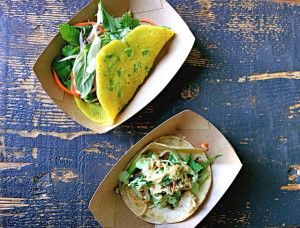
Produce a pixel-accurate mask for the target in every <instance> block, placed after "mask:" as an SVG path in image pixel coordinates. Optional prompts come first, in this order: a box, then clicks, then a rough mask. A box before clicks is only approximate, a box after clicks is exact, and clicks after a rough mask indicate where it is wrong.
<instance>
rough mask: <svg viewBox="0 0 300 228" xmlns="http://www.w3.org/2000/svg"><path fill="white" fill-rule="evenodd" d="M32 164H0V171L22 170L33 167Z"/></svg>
mask: <svg viewBox="0 0 300 228" xmlns="http://www.w3.org/2000/svg"><path fill="white" fill-rule="evenodd" d="M31 164H32V163H27V162H0V170H5V169H18V170H20V169H21V168H22V167H24V166H27V165H31Z"/></svg>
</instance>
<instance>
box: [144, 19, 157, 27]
mask: <svg viewBox="0 0 300 228" xmlns="http://www.w3.org/2000/svg"><path fill="white" fill-rule="evenodd" d="M140 22H144V23H148V24H150V25H153V26H156V24H155V23H154V22H152V21H150V20H147V19H140Z"/></svg>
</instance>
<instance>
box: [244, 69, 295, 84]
mask: <svg viewBox="0 0 300 228" xmlns="http://www.w3.org/2000/svg"><path fill="white" fill-rule="evenodd" d="M280 78H281V79H300V71H294V72H278V73H264V74H257V75H251V76H244V77H241V78H239V79H238V82H245V81H246V80H248V81H259V80H269V79H280Z"/></svg>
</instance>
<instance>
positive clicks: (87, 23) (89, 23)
mask: <svg viewBox="0 0 300 228" xmlns="http://www.w3.org/2000/svg"><path fill="white" fill-rule="evenodd" d="M94 24H95V22H91V21H89V22H80V23H77V24H75V25H74V26H87V25H94ZM98 29H99V30H100V31H101V32H103V33H106V31H105V30H104V28H102V27H101V26H100V25H98Z"/></svg>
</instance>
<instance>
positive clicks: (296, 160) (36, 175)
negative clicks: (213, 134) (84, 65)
mask: <svg viewBox="0 0 300 228" xmlns="http://www.w3.org/2000/svg"><path fill="white" fill-rule="evenodd" d="M87 3H88V0H83V1H76V2H74V1H69V0H59V1H57V0H46V1H36V0H13V1H12V0H2V1H0V19H1V24H0V57H1V58H0V98H1V99H0V227H98V226H99V225H98V223H97V222H96V221H95V220H94V218H93V216H92V215H91V213H90V212H89V210H88V203H89V200H90V198H91V197H92V194H93V192H94V191H95V189H96V187H97V186H98V184H99V182H100V181H101V180H102V179H103V177H104V176H105V175H106V173H107V172H108V171H109V170H110V169H111V167H112V166H113V165H114V164H115V163H116V161H117V160H118V159H119V158H120V157H121V156H122V155H123V154H124V152H125V151H126V150H127V149H129V148H130V146H132V145H133V144H134V143H136V142H137V141H138V140H139V139H140V138H141V137H143V136H144V135H145V134H147V133H148V132H149V131H150V130H152V129H153V128H155V127H156V126H157V125H159V124H160V123H162V122H163V121H164V120H166V119H167V118H169V117H171V116H172V115H174V114H176V113H178V112H179V111H182V110H184V109H191V110H193V111H196V112H197V113H199V114H201V115H202V116H204V117H205V118H207V119H208V120H210V121H211V122H212V123H213V124H214V125H215V126H216V127H218V128H219V129H220V130H221V131H222V133H223V134H224V135H225V136H226V137H227V139H229V141H230V142H231V143H232V145H233V147H234V148H235V149H236V151H237V153H238V156H239V157H240V159H241V160H242V162H243V164H244V167H243V169H242V171H241V173H240V174H239V176H238V178H237V179H236V181H235V182H234V184H233V185H232V186H231V187H230V189H229V191H228V192H227V193H226V194H225V196H224V197H223V198H222V199H221V201H220V202H219V203H218V204H217V206H216V207H215V208H214V209H213V210H212V211H211V213H210V214H209V215H208V216H207V217H206V218H205V219H204V221H202V222H201V223H200V224H199V227H286V226H294V227H297V226H298V227H299V226H300V216H299V208H300V194H299V193H300V192H299V191H300V187H299V186H300V168H299V164H300V152H299V129H300V121H299V117H300V93H299V90H300V81H299V79H300V6H299V5H298V4H299V1H297V0H289V1H279V0H274V1H267V0H180V1H179V0H169V3H170V4H171V5H172V6H173V7H174V8H175V9H176V10H177V12H178V13H179V14H180V15H181V16H182V17H183V19H184V20H185V21H186V23H187V24H188V25H189V26H190V28H191V30H192V32H193V33H194V35H195V36H196V43H195V46H194V48H193V50H192V51H191V53H190V55H189V57H188V59H187V60H186V62H185V64H184V65H183V66H182V68H181V69H180V71H179V72H178V73H177V75H176V76H175V77H174V79H173V80H172V81H171V83H170V84H169V85H168V86H167V87H166V89H165V90H164V91H163V92H162V93H161V94H160V95H159V96H158V97H157V98H156V99H155V100H154V101H153V102H151V103H150V104H149V105H148V106H147V107H145V108H144V109H143V110H142V111H141V112H139V113H138V114H136V115H135V116H134V117H133V118H131V119H130V120H128V121H127V122H125V123H124V124H122V125H121V126H119V127H117V128H116V129H114V130H112V131H111V132H109V133H106V134H102V135H99V134H96V133H95V132H93V131H90V130H88V129H85V128H83V127H82V126H80V125H79V124H77V123H76V122H74V121H72V120H71V119H70V118H69V117H67V116H66V115H65V114H64V113H63V112H62V111H60V110H59V109H58V108H57V107H56V106H55V105H54V103H53V102H52V101H51V99H50V98H49V97H48V96H47V95H46V93H45V92H44V91H43V89H42V87H41V85H40V84H39V82H38V80H37V78H36V77H35V75H34V73H33V71H32V66H33V63H34V61H35V60H36V59H37V57H38V55H39V54H40V53H41V52H42V50H43V48H45V47H46V45H47V43H48V42H49V41H50V40H51V39H52V37H53V36H54V35H55V34H56V33H57V31H58V24H60V23H63V22H66V21H67V20H68V19H70V18H71V17H72V16H73V15H74V14H75V13H76V12H78V11H79V10H80V9H81V8H82V7H83V6H84V5H85V4H87Z"/></svg>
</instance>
